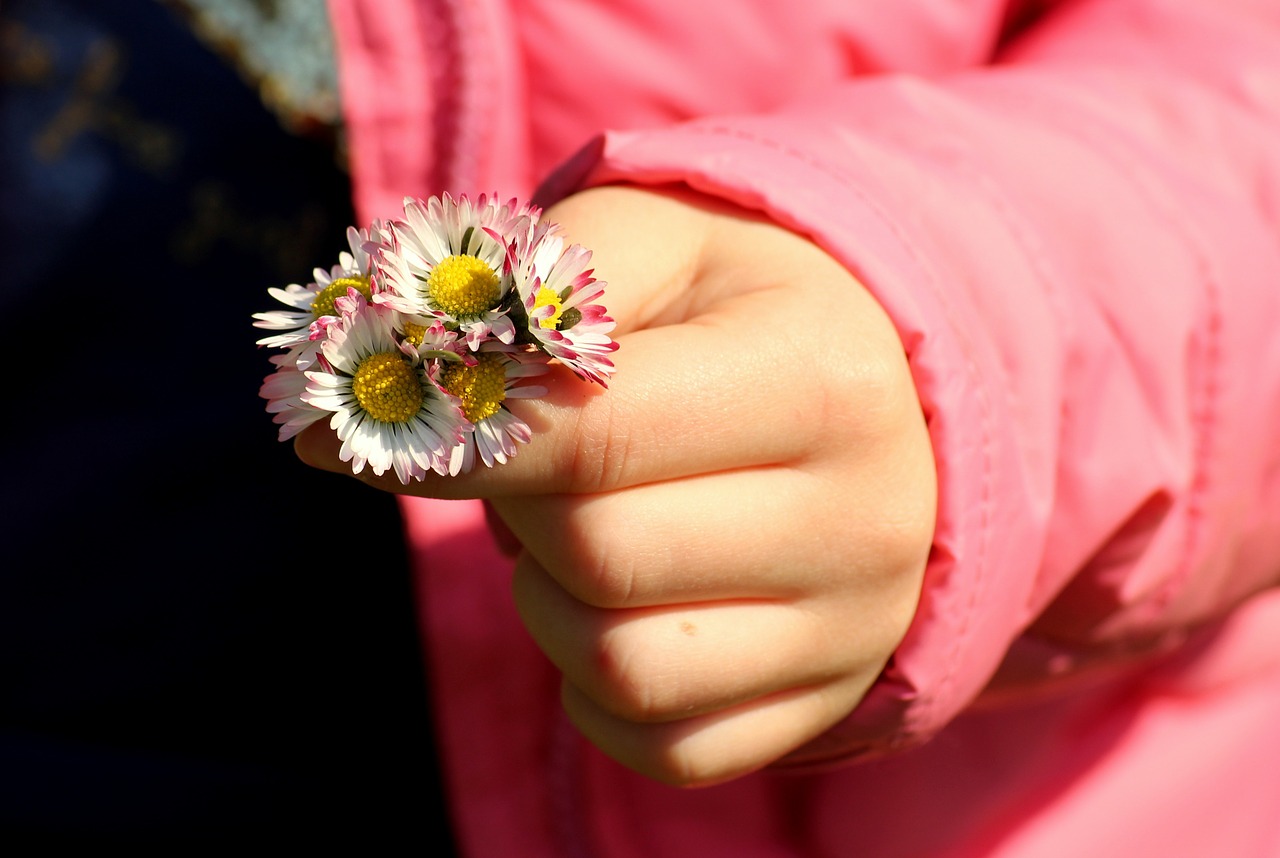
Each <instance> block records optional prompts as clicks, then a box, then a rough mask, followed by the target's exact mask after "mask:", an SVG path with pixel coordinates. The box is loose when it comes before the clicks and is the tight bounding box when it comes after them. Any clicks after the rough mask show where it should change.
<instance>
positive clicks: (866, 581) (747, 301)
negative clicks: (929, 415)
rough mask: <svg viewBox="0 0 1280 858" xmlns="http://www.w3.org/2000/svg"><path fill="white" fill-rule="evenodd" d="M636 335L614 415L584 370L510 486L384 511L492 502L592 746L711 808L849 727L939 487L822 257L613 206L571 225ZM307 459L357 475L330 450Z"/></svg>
mask: <svg viewBox="0 0 1280 858" xmlns="http://www.w3.org/2000/svg"><path fill="white" fill-rule="evenodd" d="M546 217H547V218H549V219H551V220H554V221H557V222H559V223H560V224H562V225H563V226H564V228H565V231H566V232H567V234H568V237H569V239H570V240H571V241H576V242H579V243H581V244H583V245H585V246H587V247H589V248H591V249H592V250H593V252H594V262H595V266H596V273H597V276H599V277H600V278H601V279H603V280H605V281H607V283H608V287H607V290H606V293H605V299H604V302H603V303H604V304H605V305H606V306H607V307H608V308H609V312H610V315H612V316H613V317H614V318H615V319H617V320H618V329H617V334H618V335H619V341H620V343H621V347H620V349H619V350H618V351H617V352H616V353H615V354H614V359H615V363H616V364H617V373H616V375H615V376H614V377H613V378H612V380H611V382H610V387H609V389H608V391H601V390H599V388H597V387H595V386H594V385H589V384H586V383H584V382H579V381H577V380H576V379H574V378H573V377H572V376H571V375H570V374H569V373H568V372H564V373H562V374H561V375H559V376H558V377H557V378H556V380H555V381H553V382H551V387H552V392H551V394H550V396H549V397H548V398H546V399H543V400H538V401H529V400H521V401H518V402H513V403H512V410H513V411H516V412H517V413H519V414H521V415H522V416H524V417H525V419H526V420H527V421H528V422H529V424H530V425H531V426H532V427H533V430H534V438H533V441H532V442H531V443H530V444H528V445H526V446H523V447H521V448H520V450H519V452H518V454H517V455H516V457H515V458H514V459H513V460H511V461H509V462H508V463H507V464H505V465H501V466H499V467H496V468H493V469H486V468H484V467H483V466H481V467H478V469H477V470H476V471H475V472H473V473H471V474H468V475H465V476H462V477H455V478H438V477H436V476H435V475H431V474H429V475H428V479H427V480H426V481H425V482H422V483H415V484H413V485H411V486H407V487H406V486H404V485H401V484H400V483H399V481H398V480H397V479H396V477H395V476H394V475H393V474H390V473H388V474H387V475H385V476H384V477H383V478H377V477H374V476H372V475H371V474H369V473H368V472H367V471H366V473H365V474H362V475H361V478H362V479H365V480H366V481H367V482H369V483H371V484H374V485H377V486H379V487H381V488H384V489H386V490H388V491H396V492H412V493H417V494H425V495H431V496H435V497H482V498H487V499H489V500H490V501H491V503H492V505H493V507H494V509H495V510H496V511H497V512H498V514H499V515H500V516H501V517H502V519H503V520H504V521H505V522H506V524H507V525H508V526H509V528H510V529H511V531H512V533H514V535H515V536H516V537H517V538H518V539H519V541H520V542H521V543H522V545H523V547H524V550H523V552H522V553H521V554H520V557H519V559H518V561H517V564H516V571H515V580H514V590H515V598H516V602H517V604H518V607H519V610H520V613H521V615H522V617H523V618H524V622H525V624H526V625H527V626H528V628H529V631H530V632H531V633H532V635H533V637H534V638H535V639H536V641H537V642H538V644H539V646H540V647H541V648H542V649H543V650H544V651H545V652H546V654H547V656H548V657H549V658H550V659H551V660H552V661H553V662H554V663H555V664H556V665H557V666H558V667H559V669H560V670H561V671H562V673H563V674H564V685H563V695H562V696H563V702H564V707H565V709H566V711H567V712H568V714H569V716H570V717H571V718H572V720H573V721H574V723H575V724H577V726H578V728H579V729H580V730H581V731H582V732H583V733H584V734H585V735H586V736H587V737H588V738H589V739H590V740H591V741H593V742H594V743H595V744H596V745H598V746H599V747H600V748H601V749H602V750H604V751H605V752H606V753H608V754H609V755H611V756H613V757H614V758H616V759H617V760H619V761H620V762H622V763H623V764H625V765H627V766H629V767H631V768H633V769H635V770H637V771H639V772H642V773H644V774H646V775H649V776H651V777H654V778H657V779H659V780H662V781H666V782H669V783H675V784H684V785H696V784H707V783H712V782H715V781H720V780H725V779H728V778H732V777H734V776H737V775H741V774H745V773H747V772H749V771H752V770H754V769H757V768H760V767H762V766H765V765H767V764H769V763H770V762H772V761H774V760H776V759H778V758H779V757H781V756H783V755H784V754H786V753H787V752H789V751H791V750H793V749H795V748H797V747H799V746H800V745H802V744H804V743H805V742H807V741H808V740H810V739H812V738H814V737H815V736H817V735H819V734H821V733H822V732H823V731H825V730H826V729H828V728H829V727H831V726H832V725H834V724H835V723H837V722H838V721H840V720H841V719H842V718H844V717H845V716H846V715H847V714H848V713H849V712H850V711H851V710H852V709H853V707H854V706H855V705H856V704H857V703H858V701H859V700H860V699H861V697H862V695H863V694H864V693H865V692H866V690H867V688H868V687H869V686H870V685H871V683H872V682H873V681H874V680H875V678H876V676H877V674H878V673H879V672H880V670H881V668H882V667H883V666H884V664H885V662H886V660H887V659H888V658H889V656H890V655H891V654H892V652H893V651H894V649H895V647H896V646H897V645H898V643H899V641H900V640H901V638H902V636H903V634H904V633H905V632H906V629H907V627H908V624H909V623H910V621H911V619H912V616H913V612H914V609H915V605H916V601H917V598H918V596H919V590H920V585H921V577H922V573H923V570H924V564H925V559H926V556H927V554H928V551H929V546H930V542H931V539H932V535H933V522H934V507H935V501H936V477H935V474H934V465H933V458H932V451H931V447H930V443H929V438H928V435H927V433H926V429H925V424H924V419H923V417H922V415H921V410H920V405H919V403H918V401H917V399H916V395H915V389H914V387H913V385H912V381H911V377H910V375H909V374H908V370H907V365H906V361H905V358H904V355H903V347H902V344H901V342H900V341H899V339H898V337H897V335H896V333H895V331H894V329H893V327H892V325H891V324H890V323H889V321H888V319H887V318H886V316H885V314H884V312H883V311H882V310H881V309H880V307H879V305H877V304H876V302H875V301H874V300H873V299H872V298H871V297H870V296H869V295H868V294H867V292H866V291H865V290H864V289H863V288H862V287H861V285H860V284H859V283H858V282H857V281H856V280H855V279H854V278H853V277H852V276H851V275H850V274H849V272H848V271H847V270H845V269H844V268H843V267H842V266H841V265H839V264H838V263H836V262H835V261H834V260H833V259H831V258H830V257H829V256H827V255H826V254H825V253H823V252H822V251H821V250H819V249H818V248H817V247H816V246H814V245H813V244H812V243H810V242H809V241H807V240H805V239H803V238H801V237H799V236H797V235H796V234H794V233H791V232H789V231H787V230H785V229H782V228H780V227H778V226H775V225H772V224H770V223H767V222H764V221H762V220H759V219H757V218H755V217H753V216H751V215H748V214H744V213H742V212H739V211H737V210H730V209H729V208H727V207H724V206H722V205H721V204H719V203H717V202H715V201H712V200H709V199H708V198H705V197H701V196H696V195H693V194H682V193H675V192H671V193H659V192H654V191H645V190H639V189H632V188H601V189H596V190H592V191H587V192H584V193H581V194H578V195H576V196H574V197H571V198H569V199H568V200H565V201H564V202H562V203H560V204H559V205H557V206H555V207H553V208H552V209H550V210H549V211H548V212H547V213H546ZM297 447H298V452H299V455H301V456H302V457H303V458H304V459H305V460H306V461H308V462H310V463H311V464H314V465H316V466H318V467H322V468H329V469H331V470H334V471H339V472H346V473H349V472H350V469H349V467H348V466H347V465H344V464H343V463H341V462H339V461H338V458H337V455H336V441H334V439H333V438H332V434H331V433H330V432H329V431H328V430H327V429H326V428H324V427H323V426H317V427H312V428H311V429H308V430H307V431H306V432H305V433H304V434H303V435H302V436H300V438H299V441H298V445H297Z"/></svg>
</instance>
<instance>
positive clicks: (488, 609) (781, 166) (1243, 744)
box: [331, 0, 1280, 858]
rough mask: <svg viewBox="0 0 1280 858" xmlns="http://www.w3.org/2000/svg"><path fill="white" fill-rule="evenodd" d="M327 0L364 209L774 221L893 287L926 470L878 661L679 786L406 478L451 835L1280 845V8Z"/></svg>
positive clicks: (783, 843)
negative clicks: (719, 213)
mask: <svg viewBox="0 0 1280 858" xmlns="http://www.w3.org/2000/svg"><path fill="white" fill-rule="evenodd" d="M331 7H332V11H333V15H334V21H335V26H336V29H337V34H338V41H339V48H340V70H341V73H342V81H343V98H344V101H345V106H346V112H347V116H348V120H349V125H350V142H351V153H352V159H353V170H354V177H355V182H356V193H357V203H358V208H359V211H360V213H361V217H362V218H363V219H365V220H366V221H367V220H369V219H372V218H374V217H385V216H391V215H394V214H395V213H396V212H397V211H398V210H399V205H400V200H401V198H402V196H404V195H405V194H417V195H426V194H429V193H438V192H441V191H445V190H448V191H454V192H470V193H479V192H481V191H488V192H493V191H497V192H498V193H499V194H500V195H503V196H507V195H518V196H521V197H528V196H529V195H530V194H531V193H533V191H534V189H535V187H536V186H537V185H538V184H539V183H543V185H542V190H541V191H540V194H539V196H540V199H541V200H543V201H549V200H552V199H554V198H557V197H559V196H562V195H564V194H566V193H568V192H570V191H572V190H574V189H576V188H580V187H583V186H587V185H593V184H600V183H607V182H614V181H629V182H639V183H660V182H671V181H680V182H686V183H688V184H689V185H692V186H693V187H695V188H697V189H699V190H702V191H704V192H706V193H709V194H714V195H717V196H721V197H724V198H727V199H730V200H732V201H735V202H737V203H739V204H742V205H746V206H749V207H753V208H757V209H760V210H763V211H765V212H767V213H768V214H769V215H770V216H772V217H773V218H774V219H775V220H776V221H778V222H779V223H781V224H784V225H786V226H788V227H791V228H793V229H795V230H797V231H799V232H801V233H804V234H806V235H808V236H810V237H811V238H812V239H813V240H814V241H816V242H817V243H819V244H820V245H821V246H823V247H824V248H825V249H826V250H827V251H829V252H830V253H831V254H833V255H834V256H835V257H837V258H838V259H840V260H841V261H842V262H844V263H845V264H846V265H848V266H849V268H850V269H851V270H852V271H854V272H855V273H856V274H857V275H858V277H859V278H860V279H861V280H862V281H863V282H864V283H866V284H867V286H868V288H870V289H871V290H872V292H873V293H874V294H875V295H876V297H877V298H878V299H879V300H880V302H881V303H882V304H883V306H884V307H885V308H886V310H887V311H888V312H889V314H890V316H891V317H892V319H893V321H894V323H895V324H896V325H897V327H898V330H899V332H900V334H901V337H902V340H903V342H904V343H905V344H906V346H907V349H908V352H909V356H910V363H911V367H912V371H913V374H914V378H915V382H916V385H917V388H918V391H919V395H920V398H921V401H922V403H923V405H924V408H925V411H926V415H927V417H928V420H929V428H930V433H931V437H932V440H933V444H934V447H935V454H936V458H937V462H938V472H939V480H940V501H939V510H938V525H937V533H936V537H935V542H934V549H933V554H932V558H931V561H930V564H929V567H928V570H927V574H926V581H925V587H924V592H923V594H922V598H921V602H920V605H919V609H918V611H917V615H916V617H915V621H914V624H913V626H912V628H911V630H910V632H909V634H908V636H907V638H906V640H905V641H904V642H903V643H902V645H901V647H900V648H899V650H898V652H897V653H896V655H895V657H894V659H893V661H892V662H891V663H890V665H889V667H888V668H887V669H886V670H885V672H884V674H883V676H882V677H881V679H880V680H879V682H878V683H877V684H876V686H875V687H874V688H873V689H872V691H871V692H870V694H869V695H868V696H867V698H866V699H865V700H864V701H863V703H862V704H861V705H860V706H859V707H858V708H857V710H856V711H854V712H853V714H852V715H851V716H850V717H849V718H848V719H847V721H846V722H845V723H843V724H841V725H840V726H839V727H837V728H836V729H834V730H832V731H831V732H830V733H829V734H827V735H826V736H824V737H822V738H821V739H820V740H819V741H817V742H815V743H813V744H812V745H811V746H809V747H807V748H804V749H802V750H801V751H800V752H798V753H797V754H796V755H795V756H794V758H793V759H791V760H788V761H786V764H784V765H781V766H779V767H777V768H776V769H774V770H769V771H766V772H762V773H759V774H757V775H753V776H750V777H747V778H744V779H741V780H738V781H735V782H733V783H729V784H726V785H724V786H719V787H714V788H710V789H704V790H696V791H682V790H677V789H673V788H668V787H665V786H661V785H658V784H656V783H653V782H650V781H647V780H645V779H643V778H641V777H639V776H636V775H632V774H630V773H629V772H627V771H626V770H623V769H622V768H620V767H619V766H617V765H615V764H614V763H612V762H611V761H609V760H607V759H606V758H604V757H603V756H602V755H601V754H600V753H598V752H597V751H595V750H594V749H593V748H592V747H591V746H589V745H587V744H586V743H585V742H584V741H583V740H581V739H580V738H579V737H578V736H577V735H576V734H575V733H574V732H573V730H572V729H571V728H570V727H569V726H568V724H567V722H566V721H565V720H564V718H563V716H562V715H561V714H560V710H559V705H558V697H557V683H558V677H557V675H556V674H555V673H554V672H553V670H552V668H551V667H550V666H549V665H548V664H547V663H546V661H545V660H544V659H543V658H542V657H541V655H540V654H539V653H538V652H537V651H536V649H534V647H533V645H532V643H531V642H530V641H529V639H528V637H527V636H526V635H525V633H524V632H523V630H522V628H521V627H520V625H519V621H518V619H517V617H516V614H515V611H514V609H513V607H512V605H511V603H510V596H509V592H508V568H509V563H508V562H506V561H504V560H503V559H502V558H501V557H500V555H499V554H498V553H497V551H496V549H494V550H491V551H489V556H487V557H483V558H481V559H480V560H479V561H475V560H465V559H464V556H470V555H469V554H468V555H464V548H463V544H464V543H465V552H474V551H475V550H476V549H475V546H476V545H477V544H484V545H488V543H487V542H485V541H484V540H485V539H486V537H485V530H484V524H483V520H482V518H481V514H480V510H479V508H478V506H477V505H476V504H472V503H453V504H451V503H446V502H430V501H422V502H417V501H413V502H407V503H406V504H405V505H404V510H405V513H406V522H407V528H408V532H409V535H410V537H411V539H412V540H413V541H414V543H415V545H416V546H417V549H418V551H417V554H418V557H419V563H418V566H417V570H416V574H417V580H418V582H419V593H420V598H421V609H422V625H423V629H424V638H425V645H426V648H427V653H428V658H429V664H430V669H431V680H432V687H433V689H434V690H435V695H436V700H437V704H438V707H439V712H438V713H437V729H438V731H439V737H440V744H441V747H442V749H443V754H444V764H445V768H446V777H447V782H448V786H449V789H450V790H451V792H452V794H453V796H454V805H453V810H454V815H455V818H456V824H457V830H458V837H459V840H460V842H461V844H462V846H463V847H464V849H465V851H466V852H467V854H472V855H502V856H508V855H514V856H586V855H601V856H635V858H640V857H641V856H685V855H689V856H694V855H697V856H708V855H710V856H720V855H724V856H757V855H759V856H766V855H768V856H783V855H803V856H810V855H812V856H826V855H833V856H834V855H859V856H910V855H925V856H1018V858H1025V856H1036V858H1039V856H1058V855H1062V856H1068V855H1069V856H1078V855H1090V856H1094V855H1096V856H1126V858H1132V856H1139V858H1140V856H1148V855H1151V856H1162V857H1163V858H1168V856H1208V855H1214V856H1218V855H1221V856H1234V858H1240V856H1273V858H1274V856H1277V855H1280V589H1278V588H1277V584H1280V435H1278V434H1277V431H1278V430H1277V427H1280V5H1278V4H1277V3H1275V2H1274V0H1080V2H1062V3H1034V2H1023V3H1019V2H1003V0H902V1H901V2H894V3H885V2H878V0H841V2H837V0H810V2H805V3H802V4H797V3H782V2H774V0H739V2H734V3H695V2H688V0H609V2H603V0H602V2H597V3H585V2H580V3H570V2H563V3H560V2H556V3H551V2H547V3H535V2H532V0H417V2H414V0H381V2H376V3H375V2H360V0H331ZM601 131H604V132H605V133H603V134H602V135H601V134H600V133H599V132H601ZM584 144H586V145H585V146H584ZM575 153H576V154H575ZM557 165H559V166H557ZM553 170H554V172H552V171H553ZM548 176H549V178H547V177H548ZM544 179H545V182H544Z"/></svg>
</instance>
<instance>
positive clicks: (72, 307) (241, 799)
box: [0, 0, 440, 845]
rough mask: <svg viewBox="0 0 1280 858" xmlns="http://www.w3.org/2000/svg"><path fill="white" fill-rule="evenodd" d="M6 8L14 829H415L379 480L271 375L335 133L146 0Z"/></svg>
mask: <svg viewBox="0 0 1280 858" xmlns="http://www.w3.org/2000/svg"><path fill="white" fill-rule="evenodd" d="M0 25H2V26H3V28H4V50H3V51H2V52H0V53H3V55H4V59H3V60H2V61H0V62H2V63H3V75H4V89H3V103H2V104H0V123H2V125H0V146H3V153H2V155H0V171H2V172H0V217H3V231H2V232H0V240H2V241H3V247H2V250H0V252H2V253H3V259H4V260H5V262H4V275H3V277H0V296H2V297H3V304H2V305H0V319H2V327H0V336H3V344H2V345H0V354H3V355H4V356H5V360H4V362H3V366H4V367H5V368H6V371H5V372H4V373H3V376H0V378H3V381H2V382H0V383H3V384H5V387H6V391H5V393H4V396H3V399H4V403H5V404H4V406H3V409H2V411H3V415H4V416H3V417H0V426H2V427H3V428H2V429H0V433H2V435H0V438H2V443H0V456H3V474H4V476H3V510H2V515H0V528H2V530H0V569H2V571H0V835H2V836H0V840H3V841H4V842H9V843H12V842H15V841H14V838H17V837H22V836H38V837H39V838H40V839H41V840H42V841H44V842H46V843H50V844H52V843H57V842H59V841H68V842H83V843H85V844H92V845H105V844H109V843H113V842H119V843H124V844H135V843H137V844H142V843H146V842H154V843H163V844H167V845H180V844H184V843H186V844H196V843H201V844H204V843H209V842H213V841H216V840H220V839H225V840H231V841H239V840H242V839H243V838H247V837H248V836H250V835H253V836H254V837H255V838H262V837H267V838H274V839H278V840H280V841H281V842H285V843H289V844H293V845H306V844H320V843H340V842H342V841H344V840H354V839H358V840H360V841H362V842H367V843H371V844H372V843H379V842H392V841H394V840H396V839H398V838H399V837H400V836H401V835H404V834H408V835H410V836H411V837H412V838H413V840H414V842H416V843H424V842H431V841H430V840H427V839H425V838H426V837H427V834H428V832H429V831H431V828H430V825H431V824H433V823H432V820H433V819H434V818H435V817H436V816H437V815H438V814H439V810H440V799H439V796H438V794H437V792H436V789H435V784H434V780H433V778H434V761H433V758H432V749H431V745H430V742H431V738H430V722H429V713H428V708H427V701H426V695H425V690H424V682H423V674H422V664H421V660H420V655H419V650H418V641H417V638H416V634H415V628H414V617H413V611H412V607H411V596H410V585H409V578H408V574H407V570H406V566H405V560H404V556H403V549H402V546H401V542H400V538H401V537H400V530H399V523H398V521H397V518H396V512H395V508H394V503H393V501H392V500H391V499H390V498H388V497H386V496H383V495H381V494H378V493H375V492H373V491H371V490H368V489H366V488H365V487H363V486H361V485H359V484H358V483H356V482H355V481H353V480H345V479H342V478H338V477H334V476H332V475H325V474H320V473H315V472H312V471H311V470H310V469H308V468H306V467H304V466H302V465H301V464H300V463H299V462H298V461H297V460H296V459H295V458H294V456H293V453H292V450H291V449H290V447H289V446H287V445H281V444H280V443H279V442H278V441H277V440H276V434H275V433H276V427H275V426H274V425H273V424H272V423H271V422H270V419H269V416H268V415H267V414H266V413H265V412H264V410H263V403H262V401H261V400H260V399H258V397H257V389H258V385H259V384H260V383H261V380H262V377H263V376H264V375H265V374H266V372H267V371H268V370H269V366H268V364H267V361H266V354H265V353H263V352H262V351H261V350H259V349H258V348H257V347H256V346H255V345H254V340H255V339H257V337H258V336H260V335H261V334H260V332H258V331H257V330H255V329H254V328H252V327H251V324H250V322H251V319H250V316H251V314H252V313H254V312H257V311H261V310H266V309H271V308H272V303H273V302H272V300H271V299H270V298H269V297H268V296H267V294H266V288H267V287H268V286H270V285H284V284H285V283H288V282H291V281H299V282H305V281H306V280H307V279H309V278H310V271H311V268H312V267H313V266H315V265H317V264H321V265H325V266H328V265H329V264H332V263H333V262H335V261H336V257H337V253H338V251H339V250H342V249H344V247H345V238H344V230H345V227H346V226H347V225H348V224H349V223H351V222H352V217H353V216H352V213H351V211H350V202H349V188H348V184H347V178H346V176H345V175H344V174H343V172H342V170H341V169H339V168H338V167H337V161H336V159H335V156H334V152H333V148H332V146H331V145H330V143H329V141H328V140H326V139H324V138H323V137H320V136H316V137H304V136H299V135H297V134H291V133H287V132H286V131H285V130H284V129H283V128H282V127H281V125H280V123H279V122H278V121H277V120H276V118H275V117H274V116H273V115H272V114H271V113H269V112H268V111H267V110H265V109H264V108H263V106H262V104H261V102H260V100H259V99H258V98H257V95H256V94H255V93H254V92H253V91H252V89H251V88H249V87H248V86H246V84H245V83H244V81H243V80H242V79H241V78H240V76H238V75H237V74H236V72H235V71H234V70H232V69H231V68H229V67H228V66H227V65H226V63H225V62H223V61H222V60H221V59H219V58H217V57H215V56H214V55H213V54H212V53H210V52H209V51H208V50H207V49H206V47H205V46H204V45H203V44H202V43H201V42H200V41H198V40H197V39H195V38H194V37H193V36H192V35H191V33H190V32H189V31H188V29H187V27H186V26H185V25H184V23H183V22H182V19H180V18H178V17H176V16H175V15H174V14H173V13H172V12H171V11H170V10H169V9H167V8H165V7H164V6H162V5H160V4H158V3H154V2H149V0H112V2H109V3H102V2H95V0H83V2H72V0H53V1H52V2H51V0H38V2H37V1H36V0H26V2H21V0H20V1H19V2H6V3H5V4H4V6H3V7H0ZM436 836H438V835H436ZM246 842H247V841H246Z"/></svg>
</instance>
